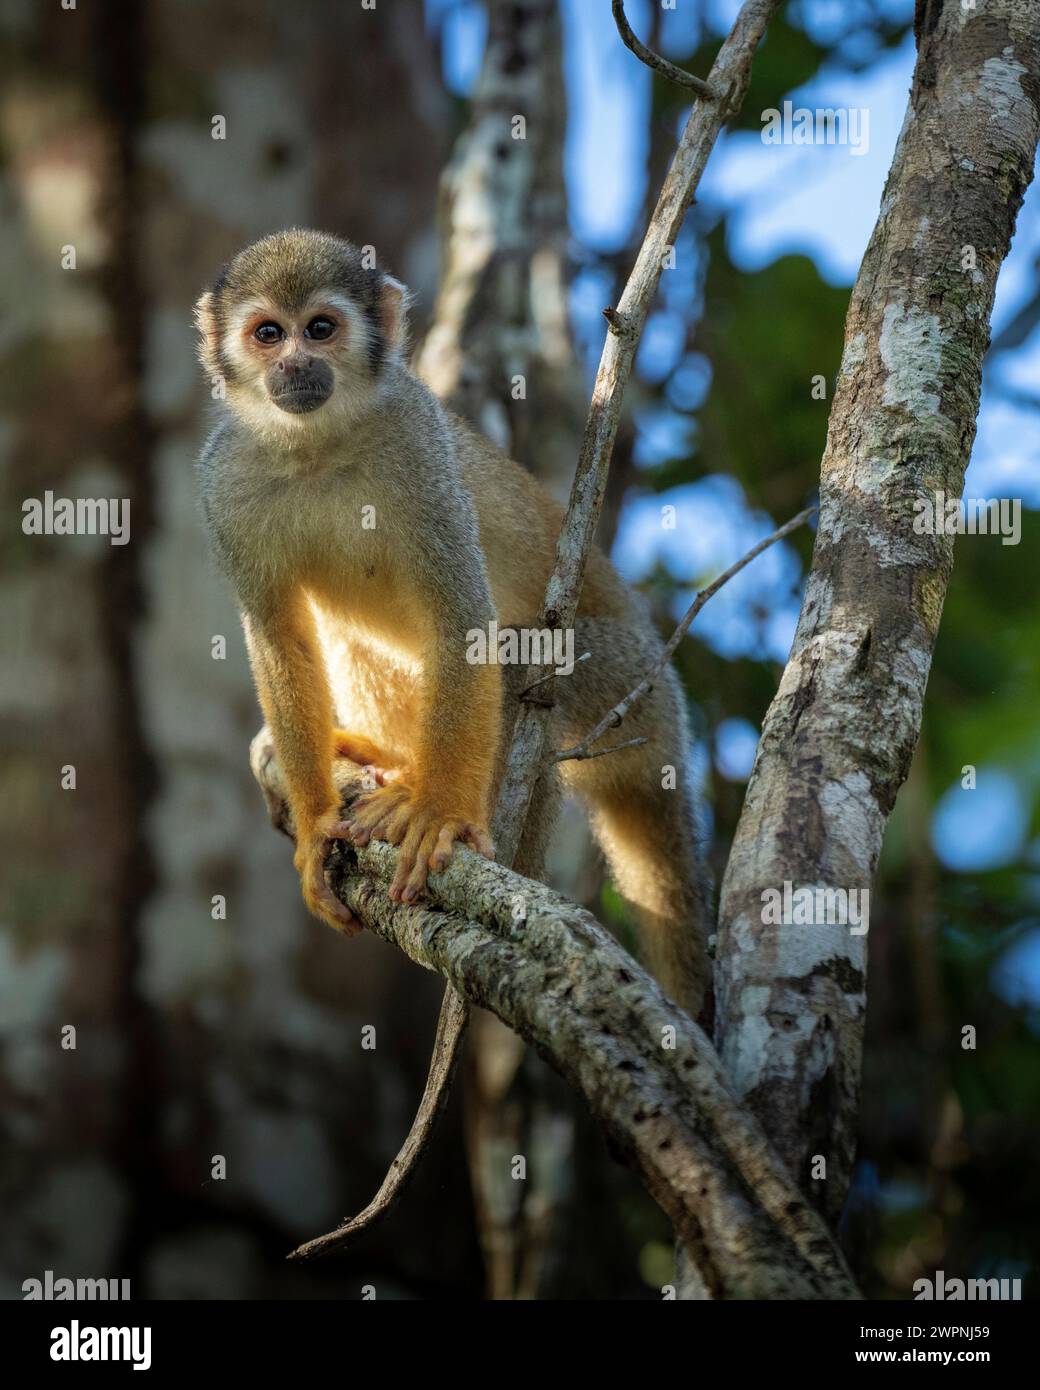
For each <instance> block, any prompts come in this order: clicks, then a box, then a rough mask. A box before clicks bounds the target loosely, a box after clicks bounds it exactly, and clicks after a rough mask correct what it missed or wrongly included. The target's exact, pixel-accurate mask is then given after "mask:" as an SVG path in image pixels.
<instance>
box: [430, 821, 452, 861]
mask: <svg viewBox="0 0 1040 1390" xmlns="http://www.w3.org/2000/svg"><path fill="white" fill-rule="evenodd" d="M458 838H459V835H458V826H457V825H456V824H455V823H454V822H451V821H449V823H448V824H447V825H443V826H441V832H440V834H439V835H438V836H437V841H436V844H435V845H434V847H433V853H432V854H431V855H430V857H429V860H428V861H427V862H428V863H429V866H430V868H431V869H433V871H434V872H435V873H437V872H439V871H440V870H441V869H446V868H447V867H448V865H449V864H450V863H451V854H452V850H453V848H454V846H455V841H456V840H457V839H458Z"/></svg>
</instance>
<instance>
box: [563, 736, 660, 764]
mask: <svg viewBox="0 0 1040 1390" xmlns="http://www.w3.org/2000/svg"><path fill="white" fill-rule="evenodd" d="M649 742H650V740H649V739H648V738H646V737H644V736H640V737H639V738H626V739H625V741H624V743H612V744H611V745H610V747H609V748H597V749H594V750H593V749H590V748H585V747H583V746H582V745H581V744H578V745H576V746H575V747H574V748H565V749H564V750H563V751H562V752H560V753H555V754H554V755H553V762H554V763H567V762H572V763H580V762H584V761H585V760H586V759H587V758H605V757H606V756H607V754H608V753H620V752H621V750H622V748H635V747H636V745H637V744H640V743H649Z"/></svg>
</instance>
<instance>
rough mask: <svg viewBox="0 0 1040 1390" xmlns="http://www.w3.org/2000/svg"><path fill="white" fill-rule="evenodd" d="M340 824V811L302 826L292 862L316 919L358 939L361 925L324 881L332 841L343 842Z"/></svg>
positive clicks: (306, 900) (305, 898)
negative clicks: (337, 829) (338, 829)
mask: <svg viewBox="0 0 1040 1390" xmlns="http://www.w3.org/2000/svg"><path fill="white" fill-rule="evenodd" d="M339 825H340V818H339V811H338V809H337V810H335V811H330V812H328V814H327V815H324V816H322V817H321V818H320V819H319V820H316V821H314V822H313V823H312V824H310V825H309V826H304V827H302V828H301V829H300V831H299V832H298V834H297V838H296V854H295V855H294V856H293V863H294V864H295V865H296V871H297V873H298V874H299V875H300V887H301V889H302V890H303V900H304V902H305V903H306V904H307V907H308V909H309V910H310V911H311V912H312V913H313V914H314V916H315V917H317V918H318V920H319V921H321V922H324V923H325V924H326V926H329V927H333V928H335V930H336V931H338V932H342V933H343V935H344V936H357V934H358V932H359V931H360V930H361V923H360V922H359V921H358V919H357V918H356V917H355V916H354V914H353V913H352V912H351V910H350V908H349V907H347V906H346V904H345V903H341V902H340V900H339V898H337V897H336V895H335V893H334V892H333V891H332V889H331V888H330V887H329V885H328V884H327V883H326V882H325V860H326V859H327V858H328V856H329V850H330V849H331V848H332V842H333V840H336V839H343V835H342V834H339V835H337V834H336V833H335V831H336V828H337V827H338V826H339Z"/></svg>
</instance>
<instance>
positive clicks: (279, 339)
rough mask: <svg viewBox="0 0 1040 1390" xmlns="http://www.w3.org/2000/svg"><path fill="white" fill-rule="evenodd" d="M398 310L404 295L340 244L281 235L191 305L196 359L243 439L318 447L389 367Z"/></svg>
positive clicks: (236, 262) (252, 251) (397, 347)
mask: <svg viewBox="0 0 1040 1390" xmlns="http://www.w3.org/2000/svg"><path fill="white" fill-rule="evenodd" d="M406 302H407V295H406V292H405V290H404V287H403V286H402V285H400V284H398V282H397V281H396V280H394V279H392V278H391V277H390V276H389V275H386V274H384V272H383V271H381V270H378V269H376V268H375V267H374V266H368V264H367V260H366V257H365V256H363V254H362V253H361V252H360V251H359V250H358V248H356V247H354V246H352V245H351V244H350V243H349V242H344V241H339V240H338V239H337V238H335V237H329V236H326V235H324V234H322V233H320V232H308V231H302V230H294V231H289V232H280V233H277V234H276V235H274V236H271V237H265V238H264V239H263V240H261V241H258V242H254V243H253V245H252V246H249V247H246V249H245V250H244V251H241V252H239V254H238V255H237V256H236V257H235V258H234V259H233V260H232V261H231V262H230V263H229V264H228V266H226V267H225V269H224V272H223V273H222V275H221V277H220V278H219V280H218V281H217V283H216V285H214V287H213V289H212V290H211V291H208V292H207V293H206V294H204V295H203V296H202V298H201V299H200V300H199V302H198V304H197V305H196V318H197V321H198V326H199V330H200V332H201V334H202V343H201V346H200V356H201V359H202V362H203V365H204V366H205V367H206V369H207V370H208V371H209V372H210V374H211V376H212V377H213V378H214V379H218V380H220V381H221V382H222V383H223V387H224V395H225V397H226V399H227V403H228V405H229V406H231V408H232V409H233V410H234V412H235V413H236V415H238V417H239V418H240V419H241V420H242V421H243V422H244V423H245V424H246V425H248V426H249V427H250V428H251V429H253V430H256V431H257V432H259V433H260V434H262V435H265V436H267V437H269V438H271V439H272V440H274V439H280V440H282V441H285V442H287V443H293V442H294V441H299V442H304V441H306V440H308V439H311V438H318V439H320V440H321V441H323V442H324V441H327V439H328V437H329V435H330V434H334V433H335V432H336V431H337V430H342V429H345V428H348V427H349V425H350V423H351V421H353V420H355V419H356V418H357V416H358V414H359V412H361V411H362V410H364V409H365V408H366V406H367V405H368V403H369V402H370V401H371V400H372V398H373V393H374V392H375V391H376V389H377V388H378V385H379V382H380V378H381V377H382V375H383V374H384V372H385V371H386V369H387V367H388V366H389V364H390V363H391V362H393V361H395V360H397V359H398V357H399V354H400V352H401V348H402V344H403V341H404V337H405V306H406Z"/></svg>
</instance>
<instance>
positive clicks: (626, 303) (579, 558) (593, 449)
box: [495, 0, 780, 862]
mask: <svg viewBox="0 0 1040 1390" xmlns="http://www.w3.org/2000/svg"><path fill="white" fill-rule="evenodd" d="M779 3H780V0H746V3H745V4H744V5H743V7H742V8H741V10H740V13H739V14H738V15H737V19H736V23H735V24H734V25H733V28H732V29H731V30H730V32H729V34H728V35H727V37H726V39H725V41H724V42H723V44H722V47H721V48H720V49H719V52H718V56H717V57H716V59H715V62H714V64H713V66H712V69H711V73H710V76H709V82H710V84H711V86H712V87H713V88H714V89H716V90H718V91H724V92H726V93H727V96H726V100H725V101H711V102H706V101H699V102H695V103H694V107H693V110H692V111H691V113H690V117H689V119H688V121H687V122H686V127H685V129H684V130H683V133H682V138H681V139H680V141H679V146H678V148H677V149H676V152H675V157H674V158H673V160H672V163H671V167H670V168H669V170H668V174H667V177H666V178H665V181H664V185H663V187H662V189H661V193H660V196H659V197H658V200H657V206H656V208H655V209H654V214H653V217H652V218H651V219H650V226H649V227H648V228H647V232H646V236H645V237H644V238H643V244H642V246H641V247H640V248H639V254H638V256H637V257H636V262H635V265H634V266H633V267H632V273H631V274H630V276H629V277H628V283H627V284H626V285H625V289H624V292H623V294H622V296H621V299H620V301H619V303H618V306H617V309H616V310H613V311H612V312H611V316H610V330H611V331H609V332H608V333H607V334H606V335H605V338H604V343H603V352H602V355H601V357H600V363H599V370H598V372H597V373H596V383H595V386H594V387H593V391H592V401H591V403H590V405H589V415H588V420H587V422H586V425H585V433H584V437H583V439H582V445H581V453H580V455H579V458H578V466H577V469H576V471H575V474H574V483H573V485H572V487H571V495H570V501H569V502H568V505H567V513H566V515H565V517H564V520H563V525H562V527H561V528H560V537H559V540H558V542H557V546H556V558H555V562H554V565H553V571H552V574H551V575H550V576H549V582H548V584H547V585H546V589H545V598H544V600H543V603H542V611H541V615H540V617H539V620H538V622H537V624H536V626H538V627H540V628H557V629H560V628H569V627H571V626H572V624H573V622H574V616H575V614H576V612H577V609H578V600H579V598H580V596H581V587H582V582H583V580H584V578H585V565H586V561H587V559H588V555H589V551H590V549H591V548H592V540H593V536H594V535H595V532H596V524H597V522H598V521H599V515H600V511H601V510H602V506H603V496H604V493H605V491H606V486H607V473H608V471H609V469H610V457H611V454H612V453H613V449H614V441H615V439H616V438H617V429H618V421H619V419H620V416H621V403H622V398H623V396H624V390H625V386H626V384H627V382H628V378H629V376H630V375H631V372H632V366H633V363H634V361H635V354H636V348H637V347H638V345H639V338H640V335H641V334H642V331H643V326H644V324H645V323H646V316H647V314H648V312H649V310H650V305H651V303H652V302H653V298H654V295H655V294H656V292H657V285H658V282H659V280H660V278H661V272H662V269H663V267H664V263H665V258H666V256H667V254H668V252H669V251H670V250H671V249H672V248H673V247H674V245H675V240H676V237H677V236H678V235H679V229H680V227H681V226H682V223H683V219H684V218H685V216H686V212H687V209H688V208H689V206H690V203H691V202H692V201H693V195H694V193H695V192H696V190H697V185H698V184H699V183H700V179H701V175H702V173H703V172H704V166H705V165H706V163H707V161H708V155H709V154H710V153H711V150H712V147H713V146H714V144H715V141H716V140H717V139H718V136H719V132H720V131H721V129H722V126H723V124H724V122H725V121H726V120H727V119H728V117H729V115H730V113H731V112H732V111H734V110H736V109H737V108H738V107H739V105H740V102H741V101H742V100H743V96H744V92H745V91H746V90H747V84H748V81H749V79H750V76H751V61H752V58H753V56H754V52H755V49H756V47H757V46H758V43H759V40H760V39H761V38H762V35H763V33H764V32H765V28H766V24H767V23H768V21H769V18H770V16H771V15H772V14H773V13H774V11H775V10H776V9H777V7H778V5H779ZM553 686H554V682H553V681H551V680H550V681H547V682H546V683H545V685H544V687H543V688H542V689H541V690H540V692H539V698H538V701H537V703H536V702H533V701H526V702H522V703H521V705H520V711H519V714H518V715H517V719H516V725H515V727H514V730H513V746H512V752H511V754H510V758H509V765H508V767H507V768H506V773H505V777H504V778H503V782H502V789H501V791H500V793H499V800H498V813H497V816H496V821H495V843H496V844H497V845H498V847H499V853H500V855H501V857H502V858H503V859H504V860H505V861H506V862H511V861H512V858H513V856H514V855H515V853H516V846H517V845H518V844H519V840H520V834H521V832H522V830H523V825H524V821H525V820H526V818H527V808H528V806H529V804H530V799H531V794H532V790H533V788H534V785H535V781H536V780H537V774H538V770H539V768H540V766H541V763H542V760H543V757H544V755H545V736H546V729H547V726H548V718H549V711H550V709H551V707H552V696H553Z"/></svg>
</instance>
